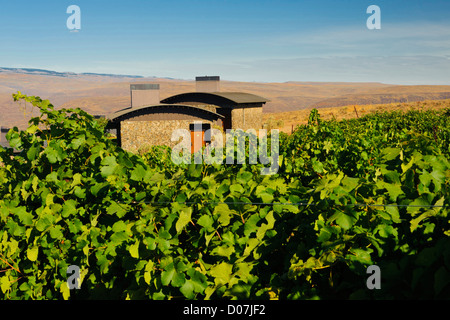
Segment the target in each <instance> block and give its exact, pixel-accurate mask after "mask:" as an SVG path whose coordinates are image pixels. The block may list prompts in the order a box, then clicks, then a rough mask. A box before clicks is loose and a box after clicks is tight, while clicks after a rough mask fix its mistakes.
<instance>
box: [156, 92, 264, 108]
mask: <svg viewBox="0 0 450 320" xmlns="http://www.w3.org/2000/svg"><path fill="white" fill-rule="evenodd" d="M268 101H269V100H268V99H266V98H263V97H260V96H257V95H254V94H251V93H245V92H188V93H181V94H177V95H174V96H171V97H168V98H166V99H164V100H162V101H161V102H162V103H177V102H201V103H211V104H214V103H213V102H219V103H221V104H233V105H236V104H247V103H266V102H268Z"/></svg>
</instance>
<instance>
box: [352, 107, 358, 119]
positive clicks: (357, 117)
mask: <svg viewBox="0 0 450 320" xmlns="http://www.w3.org/2000/svg"><path fill="white" fill-rule="evenodd" d="M353 108H354V109H355V113H356V117H357V118H359V116H358V111H357V110H356V106H353Z"/></svg>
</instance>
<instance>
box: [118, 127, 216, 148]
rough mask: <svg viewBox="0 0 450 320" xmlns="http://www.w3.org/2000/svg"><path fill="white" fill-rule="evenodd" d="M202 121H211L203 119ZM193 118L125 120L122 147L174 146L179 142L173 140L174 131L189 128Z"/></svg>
mask: <svg viewBox="0 0 450 320" xmlns="http://www.w3.org/2000/svg"><path fill="white" fill-rule="evenodd" d="M201 122H202V123H209V124H211V126H213V123H212V122H211V121H206V120H202V121H201ZM192 123H194V121H192V120H162V121H123V122H122V123H121V126H122V127H121V141H122V148H124V149H125V150H128V151H131V152H137V151H139V150H140V149H145V148H147V147H150V146H153V145H167V146H169V147H171V148H173V147H174V146H175V145H177V144H178V142H172V141H171V138H172V132H173V131H174V130H175V129H186V130H189V125H190V124H192Z"/></svg>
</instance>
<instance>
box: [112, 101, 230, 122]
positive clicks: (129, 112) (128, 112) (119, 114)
mask: <svg viewBox="0 0 450 320" xmlns="http://www.w3.org/2000/svg"><path fill="white" fill-rule="evenodd" d="M155 108H172V109H173V108H175V109H177V108H183V109H190V110H196V111H200V112H205V113H208V114H211V115H214V116H216V117H217V118H224V116H223V115H221V114H218V113H216V112H213V111H210V110H206V109H204V108H199V107H196V106H190V105H182V104H156V105H150V106H142V107H135V108H132V107H128V108H125V109H122V110H119V111H116V112H114V113H112V114H110V115H108V116H107V117H106V118H107V119H108V120H109V121H111V122H116V121H120V119H121V118H123V117H130V116H133V114H138V113H142V112H145V111H146V109H147V110H149V111H150V110H152V109H155Z"/></svg>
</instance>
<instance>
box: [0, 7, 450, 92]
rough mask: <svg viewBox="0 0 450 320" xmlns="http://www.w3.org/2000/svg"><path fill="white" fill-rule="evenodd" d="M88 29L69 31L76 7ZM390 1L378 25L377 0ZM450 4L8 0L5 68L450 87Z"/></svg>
mask: <svg viewBox="0 0 450 320" xmlns="http://www.w3.org/2000/svg"><path fill="white" fill-rule="evenodd" d="M72 4H74V5H78V6H79V7H80V9H81V30H80V31H79V32H71V31H70V30H68V29H67V27H66V20H67V19H68V18H69V16H70V14H67V13H66V9H67V7H68V6H69V5H72ZM370 5H378V6H379V7H380V9H381V29H380V30H369V29H368V28H367V27H366V21H367V19H368V18H369V16H370V14H367V13H366V10H367V7H368V6H370ZM449 15H450V1H448V0H445V1H444V0H439V1H438V0H431V1H424V0H420V1H419V0H409V1H404V0H389V1H384V0H373V1H366V0H340V1H336V0H315V1H314V0H305V1H300V0H296V1H290V0H280V1H274V0H272V1H268V0H240V1H236V0H190V1H186V0H166V1H163V0H161V1H151V0H127V1H122V0H121V1H104V0H70V1H65V0H53V1H20V0H17V1H5V0H0V46H1V47H0V66H2V67H30V68H42V69H50V70H55V71H73V72H98V73H120V74H133V75H143V76H157V77H173V78H180V79H193V78H194V77H195V76H198V75H220V76H221V78H222V79H226V80H236V81H263V82H285V81H356V82H384V83H393V84H450V21H449V20H450V19H449V18H448V17H449Z"/></svg>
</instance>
